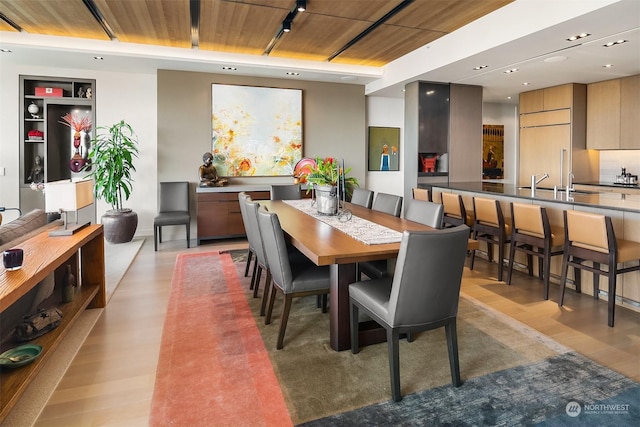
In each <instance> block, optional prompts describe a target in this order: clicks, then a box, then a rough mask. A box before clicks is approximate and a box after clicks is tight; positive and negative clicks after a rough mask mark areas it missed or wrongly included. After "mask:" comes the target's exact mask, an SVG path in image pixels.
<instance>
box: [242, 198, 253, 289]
mask: <svg viewBox="0 0 640 427" xmlns="http://www.w3.org/2000/svg"><path fill="white" fill-rule="evenodd" d="M247 197H249V198H251V196H249V195H248V194H247V193H245V192H244V191H241V192H239V193H238V203H239V205H240V214H241V215H242V223H243V224H244V230H245V234H246V235H247V242H248V243H249V247H248V249H247V264H246V265H245V267H244V277H247V276H248V275H249V268H250V267H251V261H252V260H253V259H254V258H255V253H256V251H255V250H254V249H253V245H252V244H251V240H250V239H249V232H248V231H247V228H248V227H249V226H248V222H249V220H248V218H247V210H246V208H245V205H244V200H245V199H246V198H247ZM254 262H255V261H254ZM253 267H254V270H255V269H256V268H257V267H256V265H255V263H254V266H253ZM249 289H253V277H252V278H251V286H250V287H249Z"/></svg>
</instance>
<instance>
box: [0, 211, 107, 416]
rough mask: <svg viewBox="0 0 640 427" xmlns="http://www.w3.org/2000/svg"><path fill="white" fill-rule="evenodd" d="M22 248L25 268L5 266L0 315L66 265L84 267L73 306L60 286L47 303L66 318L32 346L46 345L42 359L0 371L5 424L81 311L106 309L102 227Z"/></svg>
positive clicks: (0, 272) (0, 411)
mask: <svg viewBox="0 0 640 427" xmlns="http://www.w3.org/2000/svg"><path fill="white" fill-rule="evenodd" d="M19 247H20V248H22V249H23V250H24V263H23V265H22V268H21V269H20V270H16V271H7V270H5V269H4V268H1V267H0V314H1V312H2V311H4V310H5V309H7V307H9V306H11V305H12V304H13V303H15V302H16V301H17V300H18V299H19V298H20V297H22V296H24V295H25V294H26V293H27V292H28V291H29V290H31V289H32V288H34V287H35V286H36V285H37V284H38V283H40V281H42V280H43V279H44V278H46V277H47V276H48V275H49V274H51V273H55V272H56V270H57V269H59V267H61V266H63V265H64V264H67V263H71V264H74V263H79V274H78V284H79V285H80V288H79V292H78V293H77V294H76V296H75V298H74V299H73V301H71V302H69V303H66V304H63V303H62V302H61V299H62V298H61V291H60V286H59V284H56V286H55V288H54V293H53V295H52V296H51V297H50V298H49V299H47V300H46V301H45V302H44V303H43V304H44V305H46V306H47V307H50V306H56V307H58V308H59V309H60V310H61V311H62V313H63V317H62V322H61V323H60V325H59V326H58V327H57V328H56V329H54V330H52V331H50V332H48V333H47V334H45V335H43V336H41V337H39V338H36V339H35V340H32V341H29V343H30V344H37V345H41V346H42V354H41V355H40V357H38V358H37V359H36V360H35V361H34V362H33V363H30V364H28V365H25V366H23V367H20V368H16V369H6V370H5V369H3V370H2V371H0V424H1V423H2V420H4V418H5V417H6V416H7V414H8V413H9V411H11V409H12V408H13V406H14V405H15V404H16V402H17V401H18V399H19V398H20V396H21V395H22V393H23V392H24V391H25V390H26V388H27V386H28V385H29V383H30V382H31V381H32V380H33V379H34V378H35V376H36V375H37V374H38V372H39V371H40V369H41V368H42V366H43V365H44V364H45V363H46V362H47V360H48V359H49V357H50V356H51V355H52V354H53V352H54V351H55V350H56V348H57V346H58V345H59V344H60V342H61V341H62V339H63V338H64V337H65V336H66V334H67V332H68V331H69V328H71V326H73V324H74V323H75V322H76V320H77V319H78V317H79V316H80V314H81V313H82V311H84V310H85V309H86V308H102V307H105V306H106V304H107V297H106V283H105V267H104V232H103V229H102V225H100V224H94V225H89V226H87V227H85V228H83V229H82V230H80V231H78V232H77V233H75V234H74V235H72V236H59V237H49V232H48V230H47V231H44V232H43V233H41V234H38V235H37V236H34V237H32V238H31V239H29V240H26V241H25V242H23V243H21V244H20V245H19ZM78 255H79V256H78ZM56 276H57V275H56ZM43 304H41V306H43ZM17 345H20V343H10V347H14V346H17ZM4 350H6V348H3V349H2V351H4Z"/></svg>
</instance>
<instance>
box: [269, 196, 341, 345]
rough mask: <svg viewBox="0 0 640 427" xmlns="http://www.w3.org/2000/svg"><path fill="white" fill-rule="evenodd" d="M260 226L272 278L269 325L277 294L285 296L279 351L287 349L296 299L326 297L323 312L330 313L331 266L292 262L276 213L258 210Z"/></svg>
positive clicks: (279, 333) (279, 332)
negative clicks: (285, 346)
mask: <svg viewBox="0 0 640 427" xmlns="http://www.w3.org/2000/svg"><path fill="white" fill-rule="evenodd" d="M258 224H259V227H260V235H261V236H262V243H263V244H264V250H265V253H266V255H267V262H268V264H269V269H270V271H271V278H272V281H271V283H272V288H271V290H270V295H269V306H268V308H267V315H266V317H265V324H266V325H268V324H270V323H271V314H272V312H273V305H274V302H275V296H276V292H280V293H282V294H283V295H284V305H283V309H282V318H281V319H280V329H279V331H278V341H277V343H276V348H277V349H278V350H279V349H281V348H282V347H283V346H284V334H285V331H286V329H287V322H288V320H289V312H290V310H291V303H292V301H293V298H296V297H303V296H307V295H322V296H323V304H322V312H323V313H326V311H327V298H326V295H327V294H329V286H330V273H329V266H321V267H320V266H317V265H315V264H313V263H311V261H309V262H308V263H292V262H290V261H289V254H288V250H287V244H286V241H285V238H284V232H283V231H282V227H281V226H280V220H279V219H278V215H276V214H275V213H273V212H269V211H267V210H266V209H265V208H264V207H260V209H259V210H258ZM266 291H267V290H266V289H265V292H266Z"/></svg>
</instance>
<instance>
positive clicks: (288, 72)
mask: <svg viewBox="0 0 640 427" xmlns="http://www.w3.org/2000/svg"><path fill="white" fill-rule="evenodd" d="M299 75H300V73H296V72H295V71H287V76H299Z"/></svg>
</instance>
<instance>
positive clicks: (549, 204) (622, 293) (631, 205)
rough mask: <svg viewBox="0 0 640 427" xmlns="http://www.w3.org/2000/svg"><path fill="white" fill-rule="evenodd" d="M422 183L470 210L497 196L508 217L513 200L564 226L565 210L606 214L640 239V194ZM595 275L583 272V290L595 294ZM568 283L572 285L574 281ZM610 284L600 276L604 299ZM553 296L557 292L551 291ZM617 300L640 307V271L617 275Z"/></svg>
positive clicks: (624, 234)
mask: <svg viewBox="0 0 640 427" xmlns="http://www.w3.org/2000/svg"><path fill="white" fill-rule="evenodd" d="M419 187H421V188H429V189H431V192H432V198H433V201H434V202H440V193H442V192H450V193H456V194H460V195H461V196H462V199H463V201H464V204H465V207H466V208H467V210H473V197H474V196H476V197H484V198H489V199H495V200H498V201H500V205H501V208H502V211H503V213H504V215H505V217H510V216H511V203H530V204H536V205H539V206H543V207H545V208H546V210H547V213H548V215H549V221H550V222H551V224H552V225H556V226H563V223H564V220H563V211H565V210H580V211H584V212H593V213H598V214H602V215H607V216H610V217H611V219H612V222H613V227H614V230H615V233H616V237H618V238H621V239H626V240H632V241H636V242H640V195H635V194H623V193H617V192H610V191H608V192H607V191H605V192H599V191H584V190H581V191H576V192H572V193H571V196H570V197H568V198H567V195H566V193H565V192H564V191H557V192H555V193H554V191H553V189H545V188H540V187H538V188H537V189H536V192H535V195H532V194H531V189H529V188H525V187H518V186H515V185H512V184H502V183H494V182H451V183H439V184H438V183H433V184H428V185H427V184H420V185H419ZM585 188H589V187H585ZM594 188H597V187H594ZM507 220H508V221H510V219H507ZM496 252H497V251H496ZM506 252H507V253H508V251H506ZM561 258H562V257H553V258H552V265H551V280H552V282H555V283H559V278H560V271H561V266H562V259H561ZM515 262H516V263H517V264H519V265H520V266H521V267H522V264H523V262H524V258H516V260H515ZM569 274H570V277H571V275H572V274H573V272H572V271H571V269H570V273H569ZM592 277H593V275H592V274H591V273H587V272H582V291H583V292H584V293H587V294H589V295H592V294H593V278H592ZM569 286H570V287H571V286H572V283H571V282H570V283H569ZM607 288H608V284H607V280H606V278H604V277H601V278H600V291H599V294H600V295H601V296H602V297H603V298H605V299H607V298H608V296H607V292H606V290H607ZM551 298H555V296H554V295H551ZM616 303H617V304H618V305H621V306H626V307H628V308H631V309H633V310H636V311H640V271H635V272H631V273H627V274H622V275H619V276H618V286H617V298H616Z"/></svg>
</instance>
